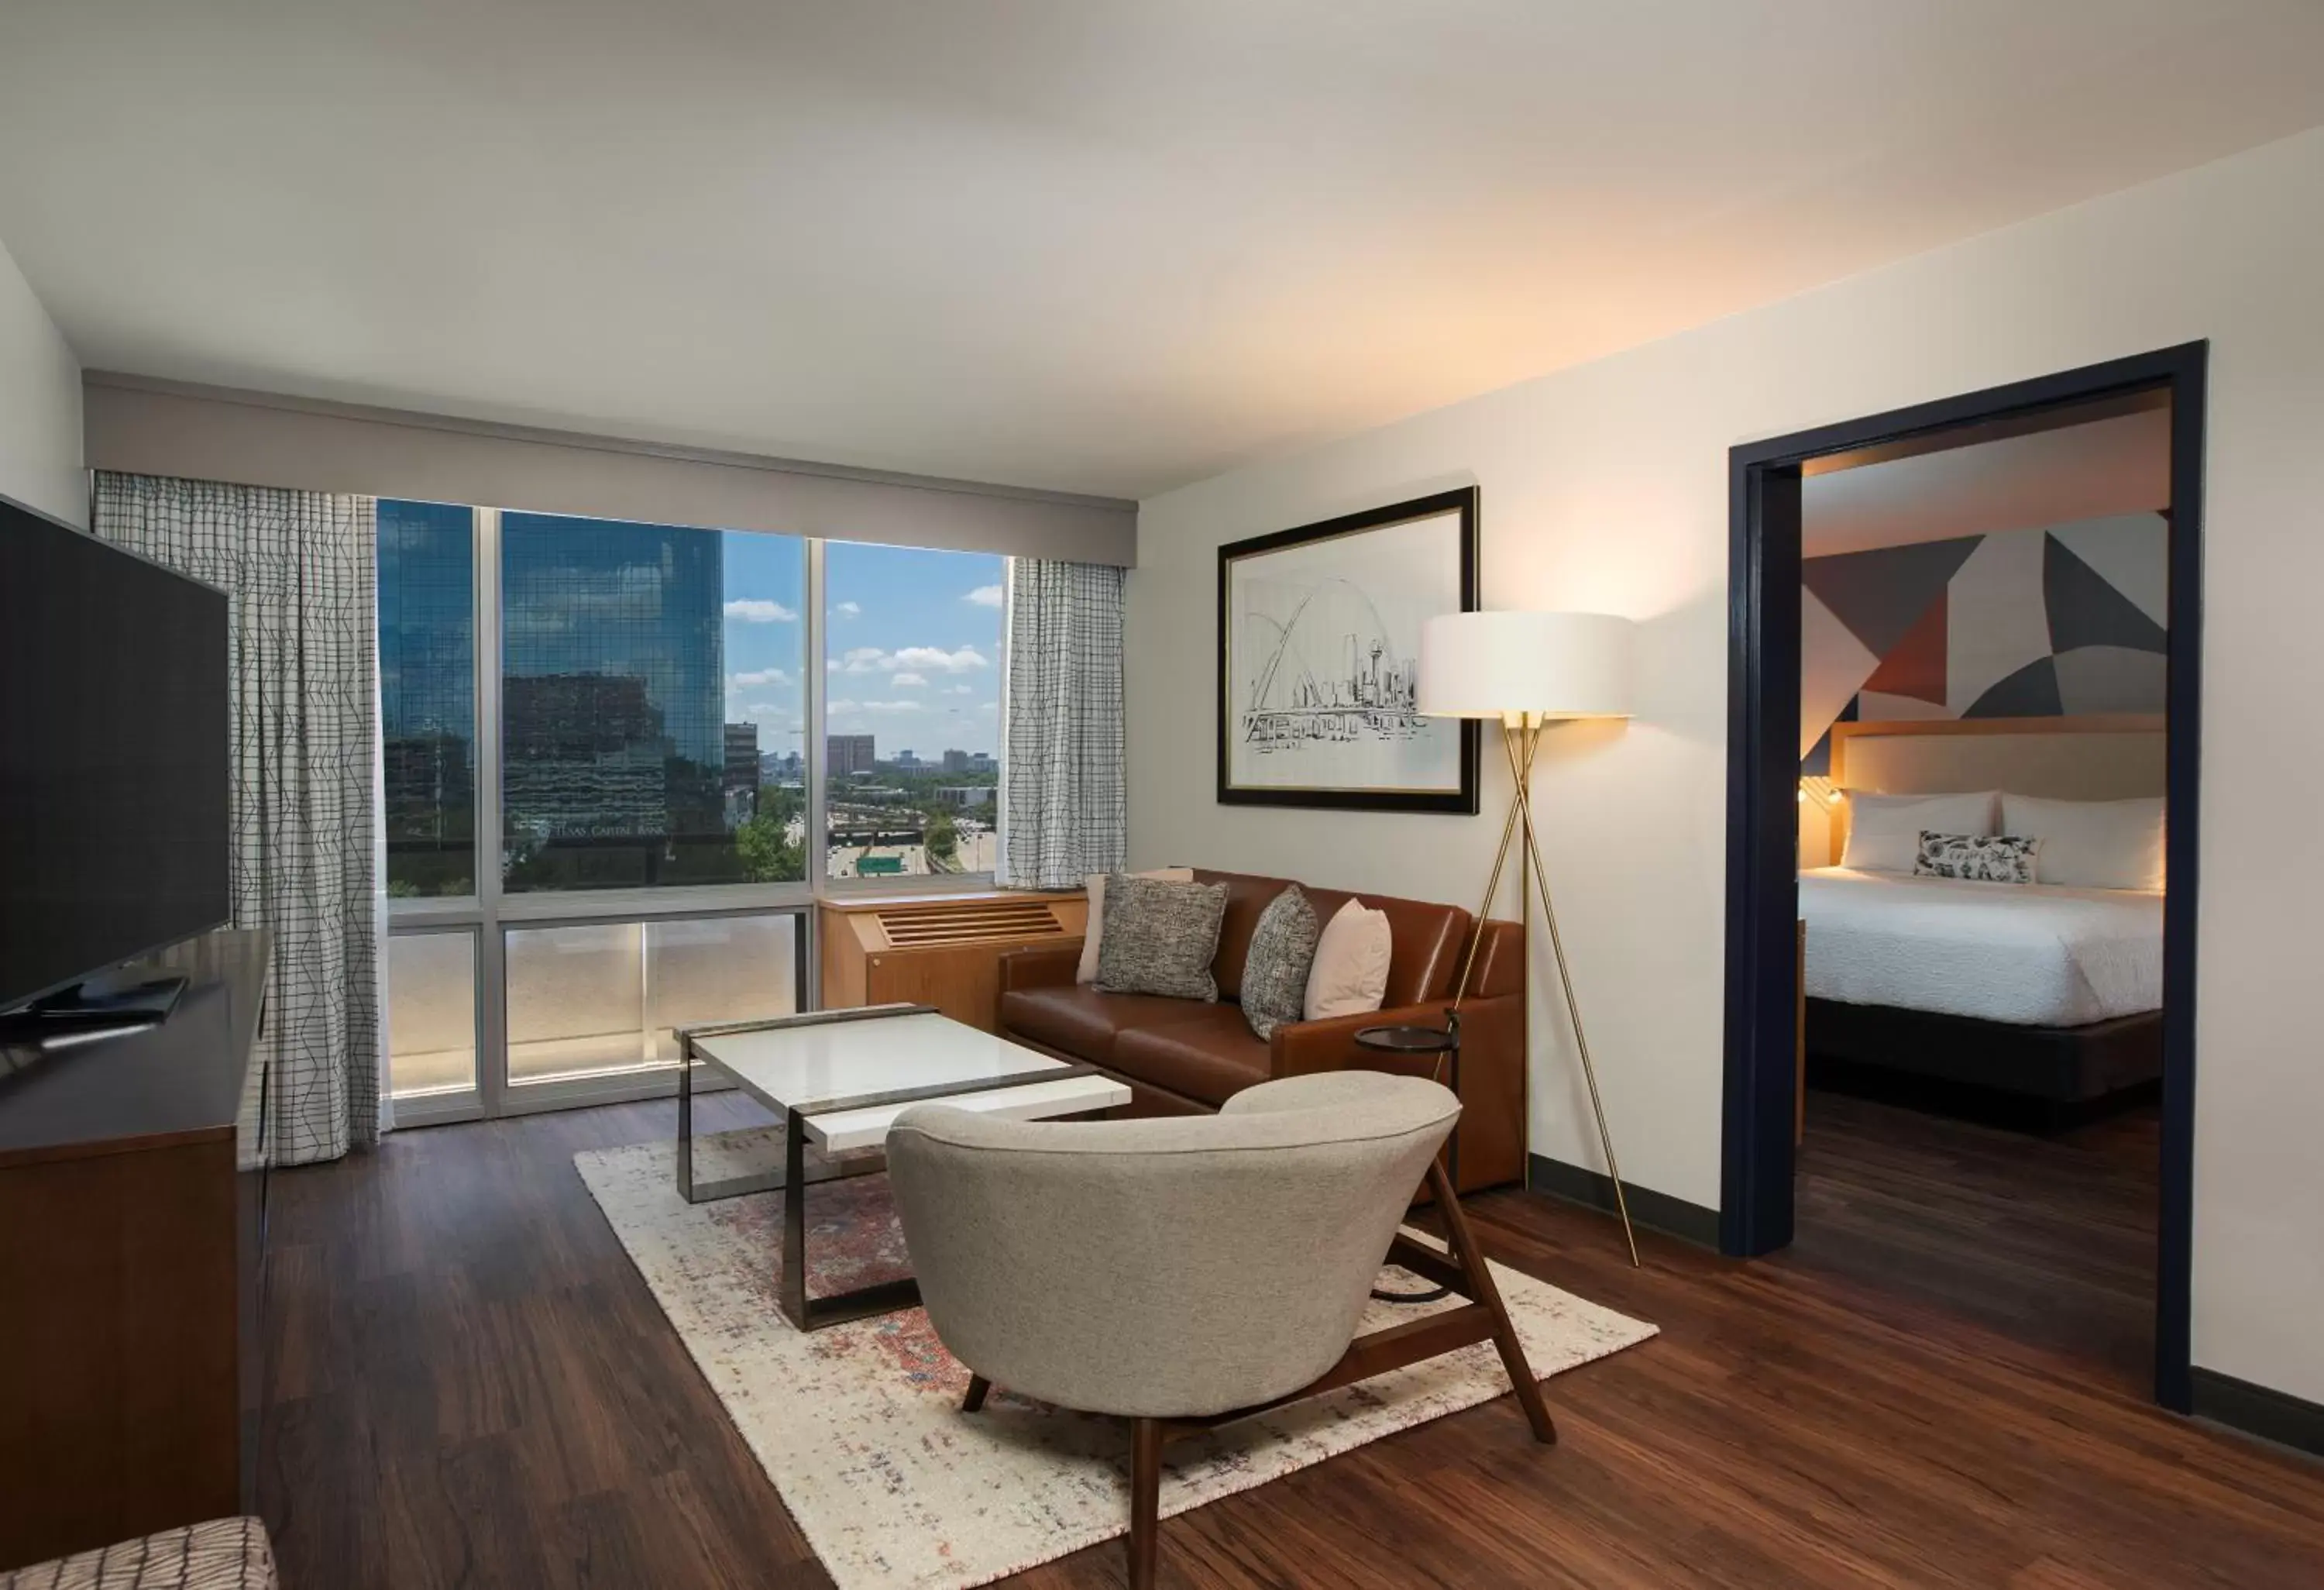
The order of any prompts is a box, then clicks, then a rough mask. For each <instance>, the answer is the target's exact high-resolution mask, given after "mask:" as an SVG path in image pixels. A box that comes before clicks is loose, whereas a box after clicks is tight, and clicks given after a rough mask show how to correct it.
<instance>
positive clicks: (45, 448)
mask: <svg viewBox="0 0 2324 1590" xmlns="http://www.w3.org/2000/svg"><path fill="white" fill-rule="evenodd" d="M80 460H81V438H80V363H79V361H78V360H77V359H75V358H74V357H73V353H72V349H71V348H69V347H66V346H65V339H64V337H63V335H62V334H61V333H60V332H59V331H58V330H57V328H56V323H55V322H54V321H52V320H51V319H49V312H48V310H45V309H42V307H41V300H39V299H38V298H36V297H34V296H33V294H32V286H31V284H30V283H28V282H26V281H25V280H24V277H23V273H22V272H20V271H18V270H17V269H16V262H15V261H14V259H12V258H10V257H9V254H8V250H7V247H6V245H5V243H0V496H5V497H13V498H14V499H15V500H16V501H17V502H20V503H23V504H28V505H29V506H32V507H34V508H42V509H45V510H46V511H48V512H49V513H54V514H55V515H57V517H59V518H60V519H69V520H70V521H72V522H74V523H75V524H82V525H85V524H87V523H88V482H87V480H86V478H85V477H84V476H82V474H81V467H80Z"/></svg>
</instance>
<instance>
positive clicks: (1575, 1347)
mask: <svg viewBox="0 0 2324 1590" xmlns="http://www.w3.org/2000/svg"><path fill="white" fill-rule="evenodd" d="M722 1138H723V1140H724V1141H723V1142H721V1144H720V1145H719V1146H718V1147H717V1148H714V1149H711V1150H709V1151H707V1152H706V1153H704V1152H702V1151H697V1161H696V1162H697V1164H698V1165H700V1166H701V1170H700V1172H699V1173H700V1174H702V1175H704V1176H705V1179H706V1178H708V1177H712V1176H718V1175H724V1174H726V1173H727V1172H728V1171H729V1170H730V1169H733V1168H734V1167H733V1166H731V1165H728V1164H722V1163H719V1162H718V1161H719V1160H724V1159H726V1158H728V1157H729V1156H730V1155H740V1156H743V1157H747V1158H748V1159H749V1160H751V1161H752V1162H753V1163H754V1164H756V1165H759V1166H765V1165H768V1164H772V1163H776V1162H779V1141H780V1140H779V1135H778V1134H777V1133H775V1132H763V1133H761V1132H746V1133H737V1132H729V1133H724V1134H722ZM574 1163H575V1165H576V1167H577V1168H578V1169H579V1170H580V1172H581V1178H582V1179H583V1180H584V1181H585V1182H586V1183H587V1184H588V1188H589V1191H590V1192H591V1194H593V1195H594V1196H595V1198H596V1200H597V1203H598V1206H600V1207H601V1208H603V1209H604V1212H605V1218H606V1219H607V1220H608V1221H609V1222H611V1223H612V1225H613V1231H614V1233H615V1234H617V1235H618V1236H619V1237H620V1238H621V1240H622V1246H623V1247H624V1248H626V1249H628V1250H629V1254H630V1257H631V1259H632V1260H633V1261H634V1262H636V1264H637V1267H638V1270H639V1271H640V1273H641V1274H642V1275H643V1276H644V1277H645V1280H646V1284H647V1285H648V1286H649V1287H650V1288H651V1289H652V1291H653V1295H654V1298H655V1299H656V1300H657V1301H658V1302H659V1303H660V1304H661V1307H662V1312H664V1313H665V1314H667V1315H669V1318H670V1323H671V1324H673V1325H675V1326H676V1327H678V1335H679V1336H680V1337H682V1338H683V1339H684V1340H685V1343H686V1346H687V1351H688V1352H689V1353H691V1354H693V1355H694V1361H695V1363H696V1364H699V1365H700V1366H701V1369H702V1373H703V1374H704V1376H705V1378H707V1379H708V1381H709V1382H710V1385H711V1389H712V1390H713V1391H716V1392H717V1393H718V1400H720V1401H721V1402H723V1403H724V1404H725V1408H726V1412H727V1415H728V1416H729V1417H730V1418H732V1419H733V1421H734V1425H735V1428H737V1429H739V1430H740V1431H741V1432H742V1438H743V1439H744V1440H745V1441H746V1442H748V1443H749V1445H750V1447H751V1450H752V1452H753V1453H754V1454H756V1455H757V1456H758V1459H759V1462H760V1464H761V1465H762V1466H763V1467H764V1468H765V1469H766V1471H767V1475H768V1477H769V1478H770V1479H771V1480H773V1481H774V1483H775V1488H776V1490H777V1491H779V1493H781V1495H782V1499H783V1503H784V1505H785V1506H787V1507H788V1508H789V1509H790V1512H791V1516H792V1518H794V1519H796V1520H797V1521H798V1526H799V1528H800V1530H802V1531H804V1532H805V1534H806V1535H807V1540H808V1543H809V1544H811V1545H812V1546H813V1547H814V1548H815V1550H816V1555H817V1556H818V1557H820V1558H822V1559H823V1565H824V1567H825V1568H826V1569H827V1570H829V1572H830V1574H831V1576H832V1578H833V1579H834V1580H835V1582H836V1583H837V1584H838V1585H839V1586H840V1590H859V1587H866V1586H880V1587H881V1590H889V1587H893V1586H900V1585H913V1586H923V1587H926V1590H939V1587H941V1590H954V1587H955V1586H964V1585H982V1584H986V1583H988V1582H990V1581H991V1580H993V1579H997V1578H1001V1577H1003V1576H1006V1575H1009V1574H1012V1573H1016V1572H1019V1570H1021V1569H1024V1568H1028V1567H1033V1566H1034V1565H1035V1564H1037V1563H1043V1562H1047V1561H1049V1560H1050V1559H1051V1558H1058V1557H1063V1556H1065V1554H1066V1553H1067V1552H1071V1551H1077V1550H1079V1549H1081V1548H1083V1547H1084V1546H1091V1545H1094V1544H1096V1543H1097V1542H1099V1541H1101V1540H1106V1539H1111V1538H1113V1537H1115V1536H1118V1535H1120V1534H1123V1533H1125V1532H1126V1531H1127V1530H1128V1529H1129V1525H1130V1503H1129V1494H1130V1493H1129V1462H1130V1456H1129V1443H1128V1440H1127V1438H1126V1436H1125V1433H1124V1426H1123V1425H1122V1423H1121V1421H1120V1420H1118V1419H1101V1418H1095V1417H1092V1416H1088V1415H1084V1414H1075V1413H1064V1412H1059V1411H1057V1410H1054V1409H1051V1408H1049V1407H1047V1406H1046V1405H1045V1404H1041V1403H1037V1402H1033V1401H1030V1400H1025V1399H1021V1398H1018V1397H1013V1396H1011V1395H1010V1394H1009V1393H1008V1392H1007V1391H1006V1390H1001V1391H995V1392H994V1393H993V1396H992V1400H991V1401H990V1402H989V1403H987V1404H986V1406H985V1410H984V1411H983V1412H982V1413H981V1414H977V1415H974V1416H969V1415H964V1414H963V1413H962V1412H961V1411H960V1399H961V1395H962V1393H963V1392H964V1391H966V1390H967V1388H968V1371H967V1370H966V1369H964V1368H963V1367H962V1366H961V1365H960V1364H958V1363H956V1362H954V1359H953V1358H952V1356H951V1354H947V1353H946V1352H945V1350H944V1346H943V1345H942V1344H941V1343H939V1342H938V1341H937V1340H936V1333H935V1332H934V1331H933V1330H931V1329H930V1328H929V1327H928V1319H927V1314H926V1313H924V1312H923V1311H921V1310H919V1309H917V1308H915V1309H912V1310H910V1311H909V1312H908V1313H902V1314H891V1315H888V1316H886V1317H881V1318H876V1319H866V1320H860V1321H857V1322H855V1323H853V1324H851V1325H841V1326H834V1327H830V1328H828V1329H825V1330H819V1331H816V1332H813V1333H811V1334H808V1335H804V1336H802V1335H801V1334H800V1333H799V1332H798V1331H795V1330H793V1329H792V1328H791V1327H790V1326H789V1324H788V1322H787V1321H786V1320H785V1319H784V1318H783V1317H782V1314H781V1312H780V1311H779V1308H777V1306H776V1302H775V1262H776V1253H777V1244H778V1243H779V1234H778V1230H779V1228H778V1220H779V1215H780V1212H781V1206H782V1195H781V1194H779V1193H755V1194H751V1195H748V1196H746V1197H738V1198H728V1199H724V1200H721V1201H719V1202H716V1203H710V1204H696V1205H689V1204H687V1202H686V1201H685V1200H684V1199H682V1198H680V1197H678V1190H677V1187H676V1185H675V1182H674V1180H673V1174H674V1171H673V1151H672V1149H671V1146H670V1145H669V1143H667V1142H656V1143H641V1144H639V1145H637V1146H635V1147H632V1148H623V1149H601V1150H595V1151H590V1152H587V1153H582V1154H576V1156H574ZM807 1215H808V1220H807V1251H808V1253H809V1255H810V1258H811V1259H812V1260H813V1261H814V1263H813V1267H812V1269H811V1271H810V1273H809V1277H808V1290H809V1291H810V1292H813V1293H816V1294H822V1293H825V1292H832V1291H840V1290H848V1289H851V1288H853V1287H858V1286H865V1285H869V1284H871V1283H872V1282H875V1281H879V1280H885V1279H887V1278H888V1277H890V1276H891V1275H901V1274H906V1273H908V1266H907V1265H906V1263H905V1255H904V1247H903V1239H902V1237H901V1236H900V1235H899V1233H898V1231H897V1227H896V1221H895V1211H894V1206H893V1205H892V1204H891V1202H890V1197H889V1192H888V1179H887V1178H886V1177H885V1176H865V1177H859V1178H856V1179H852V1180H847V1181H841V1182H835V1183H829V1184H826V1185H824V1186H821V1187H817V1188H814V1189H812V1190H811V1191H810V1193H809V1194H808V1203H807ZM1493 1272H1494V1279H1495V1280H1498V1281H1499V1284H1500V1288H1501V1295H1502V1297H1503V1299H1505V1300H1506V1301H1507V1302H1508V1308H1509V1312H1510V1314H1511V1315H1512V1317H1514V1318H1515V1319H1516V1321H1517V1333H1518V1335H1519V1336H1521V1337H1522V1338H1523V1339H1524V1342H1525V1346H1526V1357H1527V1359H1528V1360H1529V1361H1530V1362H1531V1363H1532V1364H1533V1367H1534V1372H1535V1373H1536V1374H1539V1375H1541V1376H1543V1377H1544V1378H1547V1377H1548V1376H1550V1375H1554V1374H1557V1373H1561V1372H1563V1371H1564V1370H1568V1369H1572V1368H1574V1367H1575V1366H1576V1365H1578V1364H1587V1363H1589V1362H1590V1361H1591V1360H1592V1359H1595V1358H1602V1357H1604V1356H1606V1355H1607V1354H1609V1353H1615V1352H1618V1351H1620V1350H1621V1349H1622V1348H1624V1347H1628V1346H1631V1345H1635V1344H1637V1343H1638V1342H1642V1341H1644V1340H1646V1338H1647V1337H1648V1336H1653V1335H1654V1334H1655V1327H1653V1326H1651V1325H1647V1324H1646V1323H1644V1322H1643V1321H1640V1320H1636V1319H1631V1318H1629V1317H1626V1316H1624V1315H1620V1314H1617V1313H1615V1312H1613V1311H1612V1310H1611V1309H1609V1308H1600V1307H1599V1306H1598V1305H1596V1304H1594V1303H1591V1302H1587V1301H1585V1300H1584V1299H1580V1298H1577V1297H1574V1296H1572V1294H1571V1293H1568V1292H1563V1291H1560V1290H1557V1289H1556V1288H1555V1287H1553V1286H1549V1285H1546V1284H1545V1283H1544V1282H1541V1281H1537V1280H1533V1279H1532V1278H1530V1277H1528V1276H1524V1275H1519V1274H1517V1272H1516V1271H1511V1270H1508V1269H1506V1268H1504V1267H1503V1266H1501V1265H1499V1264H1496V1265H1494V1266H1493ZM1381 1284H1382V1285H1383V1286H1384V1287H1389V1288H1394V1289H1396V1290H1406V1291H1410V1290H1418V1288H1419V1285H1420V1283H1419V1282H1417V1281H1416V1280H1415V1279H1414V1278H1413V1277H1411V1276H1409V1275H1407V1274H1406V1273H1405V1272H1404V1271H1400V1270H1396V1269H1393V1268H1391V1269H1388V1270H1385V1271H1382V1272H1381ZM1454 1306H1455V1304H1454V1303H1453V1302H1452V1301H1450V1300H1448V1301H1446V1302H1444V1303H1441V1304H1438V1305H1436V1306H1435V1307H1437V1308H1451V1307H1454ZM1429 1311H1430V1310H1429V1309H1428V1308H1417V1307H1415V1306H1412V1305H1398V1304H1385V1303H1374V1304H1373V1305H1372V1306H1371V1308H1370V1310H1369V1313H1368V1314H1367V1315H1366V1317H1365V1319H1364V1326H1363V1328H1365V1329H1368V1330H1369V1329H1372V1328H1375V1327H1379V1326H1382V1325H1390V1324H1394V1323H1397V1321H1399V1320H1405V1319H1410V1318H1413V1317H1416V1315H1419V1314H1422V1313H1425V1312H1429ZM1507 1391H1508V1381H1507V1380H1506V1379H1505V1378H1504V1377H1503V1375H1502V1373H1501V1366H1500V1360H1499V1358H1498V1357H1497V1356H1496V1355H1495V1354H1494V1352H1493V1349H1492V1347H1491V1345H1489V1344H1481V1345H1477V1346H1474V1347H1469V1348H1464V1349H1463V1350H1462V1351H1461V1352H1459V1353H1452V1354H1446V1355H1445V1356H1443V1357H1442V1358H1437V1359H1434V1360H1431V1361H1429V1362H1428V1363H1425V1364H1416V1365H1414V1366H1412V1367H1411V1368H1409V1369H1402V1370H1397V1371H1396V1372H1394V1373H1389V1374H1384V1375H1380V1376H1378V1377H1376V1378H1374V1379H1372V1380H1369V1381H1365V1382H1361V1383H1360V1384H1358V1385H1354V1386H1350V1387H1346V1388H1344V1389H1342V1390H1341V1391H1335V1392H1333V1393H1332V1394H1330V1395H1328V1396H1325V1397H1321V1398H1315V1399H1312V1400H1308V1401H1305V1402H1298V1403H1294V1404H1292V1405H1291V1406H1289V1407H1287V1408H1281V1409H1277V1410H1275V1411H1273V1412H1271V1413H1268V1414H1263V1415H1260V1416H1259V1417H1257V1418H1253V1419H1246V1420H1244V1421H1243V1422H1242V1423H1240V1424H1238V1425H1235V1426H1232V1427H1231V1428H1227V1429H1223V1430H1220V1431H1216V1432H1213V1434H1212V1435H1210V1436H1208V1437H1203V1438H1202V1439H1199V1440H1189V1441H1185V1442H1181V1443H1174V1444H1173V1445H1172V1446H1171V1447H1168V1448H1167V1454H1166V1459H1165V1467H1164V1470H1163V1477H1162V1513H1163V1516H1164V1517H1166V1518H1167V1517H1168V1516H1169V1515H1171V1514H1173V1513H1176V1512H1183V1511H1185V1510H1186V1509H1188V1508H1190V1507H1199V1506H1201V1505H1202V1504H1203V1502H1212V1501H1215V1500H1216V1499H1217V1498H1219V1497H1221V1496H1227V1495H1231V1494H1233V1493H1235V1492H1237V1491H1245V1490H1249V1489H1250V1488H1251V1487H1252V1486H1254V1485H1259V1484H1265V1483H1266V1482H1267V1481H1268V1480H1272V1479H1277V1478H1279V1477H1281V1476H1282V1475H1284V1474H1289V1473H1291V1472H1292V1471H1294V1470H1295V1469H1300V1468H1305V1467H1306V1466H1307V1465H1309V1464H1313V1463H1319V1462H1321V1461H1322V1460H1323V1459H1324V1458H1326V1457H1330V1456H1333V1455H1334V1454H1336V1453H1341V1452H1345V1451H1347V1450H1349V1449H1350V1448H1351V1447H1360V1446H1361V1445H1363V1444H1364V1443H1365V1442H1367V1441H1374V1440H1378V1439H1379V1437H1382V1436H1386V1435H1390V1434H1393V1433H1394V1432H1396V1431H1397V1430H1401V1429H1407V1428H1411V1427H1412V1426H1414V1425H1416V1424H1420V1423H1423V1422H1425V1420H1428V1419H1436V1418H1440V1417H1442V1416H1443V1415H1444V1414H1447V1413H1452V1412H1457V1411H1458V1410H1462V1409H1464V1408H1472V1407H1474V1406H1476V1405H1477V1404H1478V1403H1480V1402H1484V1401H1488V1400H1491V1399H1492V1398H1494V1397H1497V1396H1501V1395H1505V1394H1506V1393H1507ZM1551 1411H1552V1412H1553V1413H1554V1412H1555V1411H1556V1399H1555V1398H1554V1396H1553V1397H1552V1398H1551ZM1508 1438H1509V1439H1510V1441H1511V1442H1513V1443H1525V1442H1526V1441H1527V1440H1528V1439H1529V1437H1527V1435H1526V1429H1525V1424H1524V1421H1523V1420H1522V1419H1520V1418H1518V1417H1517V1414H1516V1413H1515V1412H1514V1411H1512V1413H1511V1414H1510V1417H1509V1421H1508ZM1165 1548H1166V1549H1167V1534H1166V1536H1165Z"/></svg>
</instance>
